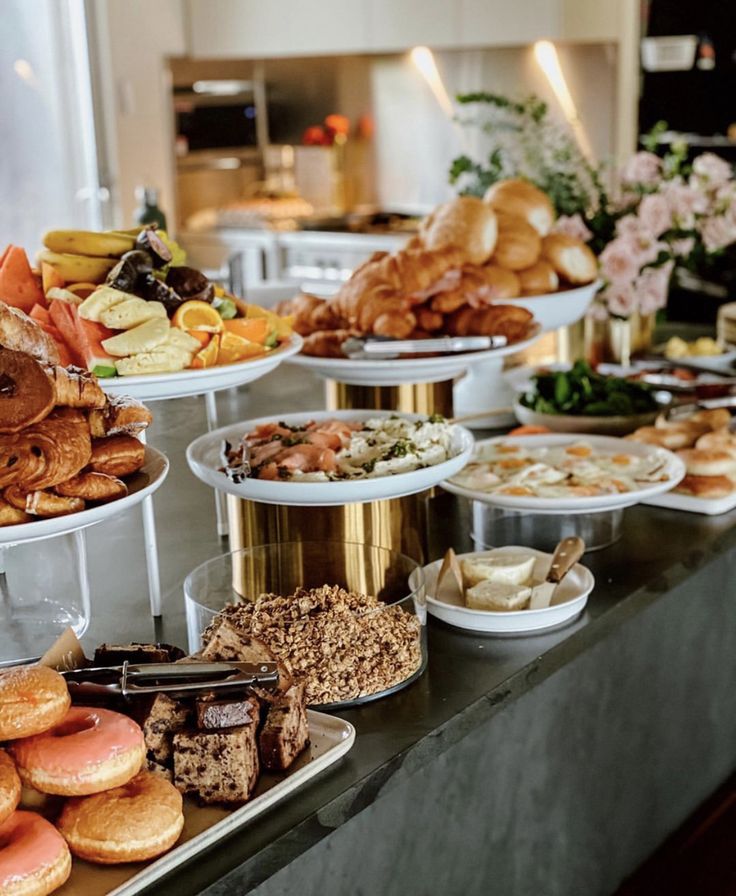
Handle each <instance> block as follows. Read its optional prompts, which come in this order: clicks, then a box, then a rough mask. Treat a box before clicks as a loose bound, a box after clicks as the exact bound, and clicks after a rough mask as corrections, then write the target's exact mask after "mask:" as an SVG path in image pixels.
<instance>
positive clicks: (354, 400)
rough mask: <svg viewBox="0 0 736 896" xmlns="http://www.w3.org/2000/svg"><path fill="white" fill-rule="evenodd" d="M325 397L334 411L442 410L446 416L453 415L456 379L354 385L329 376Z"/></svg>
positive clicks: (428, 411)
mask: <svg viewBox="0 0 736 896" xmlns="http://www.w3.org/2000/svg"><path fill="white" fill-rule="evenodd" d="M387 363H390V362H387ZM325 397H326V401H327V408H328V410H331V411H338V410H353V409H354V410H359V409H362V408H367V409H369V410H376V411H400V412H402V413H405V414H442V415H443V416H444V417H452V413H453V411H452V380H444V381H443V382H441V383H405V384H403V385H401V386H353V385H350V384H349V383H338V382H337V381H336V380H326V381H325Z"/></svg>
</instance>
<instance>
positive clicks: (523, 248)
mask: <svg viewBox="0 0 736 896" xmlns="http://www.w3.org/2000/svg"><path fill="white" fill-rule="evenodd" d="M541 252H542V240H541V238H540V236H539V234H538V233H537V231H536V230H535V229H534V228H533V227H532V225H531V224H529V223H528V222H527V221H526V220H525V219H524V218H521V217H519V216H518V215H508V214H505V213H503V214H499V215H498V239H497V240H496V248H495V249H494V251H493V263H494V264H496V265H499V266H500V267H502V268H508V269H509V270H510V271H523V270H524V268H528V267H531V266H532V265H533V264H535V263H536V262H537V261H538V259H539V256H540V254H541Z"/></svg>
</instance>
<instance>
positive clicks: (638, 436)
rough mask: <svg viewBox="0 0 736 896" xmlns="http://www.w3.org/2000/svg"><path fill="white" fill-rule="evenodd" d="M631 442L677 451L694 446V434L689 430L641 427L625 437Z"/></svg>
mask: <svg viewBox="0 0 736 896" xmlns="http://www.w3.org/2000/svg"><path fill="white" fill-rule="evenodd" d="M624 438H626V439H628V440H629V441H630V442H643V443H644V444H645V445H659V447H660V448H668V449H669V450H671V451H675V450H677V449H678V448H687V447H688V446H690V445H692V443H693V438H692V433H691V432H690V430H688V429H675V428H671V429H658V428H657V427H656V426H640V427H639V429H637V430H636V431H635V432H632V433H631V435H628V436H624Z"/></svg>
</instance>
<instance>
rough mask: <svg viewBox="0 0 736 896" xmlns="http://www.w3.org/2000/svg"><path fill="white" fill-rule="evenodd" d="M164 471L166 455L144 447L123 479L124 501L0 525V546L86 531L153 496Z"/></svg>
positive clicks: (161, 482) (164, 474)
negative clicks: (132, 470)
mask: <svg viewBox="0 0 736 896" xmlns="http://www.w3.org/2000/svg"><path fill="white" fill-rule="evenodd" d="M168 472H169V462H168V460H167V459H166V456H165V455H164V454H162V453H161V452H160V451H157V450H156V449H155V448H151V446H150V445H147V446H146V456H145V463H144V464H143V467H142V468H141V469H140V470H139V471H138V472H137V473H135V474H133V475H132V476H127V477H126V478H125V482H126V484H127V486H128V494H127V495H126V496H125V497H124V498H118V500H117V501H110V502H109V503H108V504H99V505H98V506H96V507H88V508H87V509H86V510H82V511H80V512H79V513H70V514H67V515H66V516H56V517H51V518H50V519H40V518H39V519H37V520H34V521H33V522H31V523H20V524H19V525H17V526H2V527H0V545H9V544H26V543H28V542H30V541H39V540H40V539H42V538H51V537H52V536H53V535H66V534H67V533H69V532H76V531H77V530H78V529H86V528H87V526H94V525H95V524H96V523H104V521H105V520H108V519H110V518H111V517H114V516H117V515H118V514H119V513H123V512H124V511H126V510H128V509H130V508H131V507H134V506H135V505H136V504H140V502H141V501H142V500H143V499H144V498H146V497H147V496H148V495H151V494H153V493H154V492H155V491H156V489H158V488H159V486H161V485H162V484H163V481H164V479H166V474H167V473H168Z"/></svg>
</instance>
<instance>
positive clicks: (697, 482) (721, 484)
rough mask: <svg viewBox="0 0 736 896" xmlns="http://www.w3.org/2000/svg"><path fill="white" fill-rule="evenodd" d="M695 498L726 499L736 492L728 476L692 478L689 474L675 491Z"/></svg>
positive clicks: (735, 486) (735, 487)
mask: <svg viewBox="0 0 736 896" xmlns="http://www.w3.org/2000/svg"><path fill="white" fill-rule="evenodd" d="M673 491H675V492H679V493H680V494H683V495H692V496H693V497H695V498H725V497H726V496H727V495H730V494H732V493H733V492H734V491H736V485H734V483H733V482H732V481H731V479H729V478H728V476H692V475H690V474H689V473H688V474H687V476H685V477H684V479H681V480H680V482H679V483H678V484H677V485H676V486H675V488H674V489H673Z"/></svg>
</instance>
